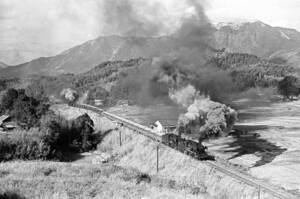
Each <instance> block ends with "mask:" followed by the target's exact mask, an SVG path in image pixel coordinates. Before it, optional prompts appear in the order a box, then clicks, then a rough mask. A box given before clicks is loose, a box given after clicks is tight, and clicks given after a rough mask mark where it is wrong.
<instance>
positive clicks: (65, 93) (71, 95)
mask: <svg viewBox="0 0 300 199" xmlns="http://www.w3.org/2000/svg"><path fill="white" fill-rule="evenodd" d="M60 96H61V97H62V98H63V99H64V100H67V101H68V102H75V101H76V100H77V99H78V97H79V95H78V93H77V92H76V91H75V90H73V89H70V88H65V89H63V90H62V91H61V92H60Z"/></svg>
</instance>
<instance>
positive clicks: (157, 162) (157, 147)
mask: <svg viewBox="0 0 300 199" xmlns="http://www.w3.org/2000/svg"><path fill="white" fill-rule="evenodd" d="M158 156H159V144H158V145H157V146H156V172H157V173H158V166H159V157H158Z"/></svg>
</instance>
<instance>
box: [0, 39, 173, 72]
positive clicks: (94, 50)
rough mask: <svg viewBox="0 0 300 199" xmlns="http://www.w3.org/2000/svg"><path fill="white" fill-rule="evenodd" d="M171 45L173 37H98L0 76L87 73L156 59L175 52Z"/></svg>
mask: <svg viewBox="0 0 300 199" xmlns="http://www.w3.org/2000/svg"><path fill="white" fill-rule="evenodd" d="M174 43H176V42H174V39H173V38H172V37H159V38H142V37H140V38H136V37H120V36H109V37H99V38H97V39H95V40H92V41H89V42H86V43H84V44H82V45H79V46H76V47H74V48H71V49H69V50H67V51H65V52H63V53H61V54H59V55H57V56H54V57H47V58H38V59H35V60H33V61H31V62H27V63H24V64H20V65H17V66H14V67H9V68H7V69H5V70H1V71H0V76H6V77H7V76H9V77H12V76H26V75H30V74H42V75H56V74H61V73H75V74H78V73H82V72H86V71H88V70H90V69H91V68H93V67H94V66H96V65H98V64H99V63H102V62H104V61H114V60H128V59H131V58H138V57H145V58H147V57H153V56H157V55H159V54H161V53H163V52H168V51H170V50H171V49H174Z"/></svg>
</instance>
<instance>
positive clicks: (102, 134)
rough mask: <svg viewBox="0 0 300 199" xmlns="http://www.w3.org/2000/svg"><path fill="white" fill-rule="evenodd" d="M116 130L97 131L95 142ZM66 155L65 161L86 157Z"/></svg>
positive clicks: (75, 154) (76, 154) (72, 154)
mask: <svg viewBox="0 0 300 199" xmlns="http://www.w3.org/2000/svg"><path fill="white" fill-rule="evenodd" d="M114 130H116V129H109V130H107V131H105V132H103V133H102V132H98V133H95V134H94V136H96V137H95V142H96V143H97V144H100V143H101V142H102V141H103V139H104V138H105V137H106V136H107V135H108V134H110V133H111V132H112V131H114ZM64 156H65V157H64V159H65V161H63V162H73V161H76V160H80V159H82V158H84V157H85V156H84V155H83V154H81V153H65V154H64ZM0 199H1V198H0Z"/></svg>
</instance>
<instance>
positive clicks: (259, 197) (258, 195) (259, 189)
mask: <svg viewBox="0 0 300 199" xmlns="http://www.w3.org/2000/svg"><path fill="white" fill-rule="evenodd" d="M258 199H260V185H258Z"/></svg>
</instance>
